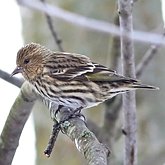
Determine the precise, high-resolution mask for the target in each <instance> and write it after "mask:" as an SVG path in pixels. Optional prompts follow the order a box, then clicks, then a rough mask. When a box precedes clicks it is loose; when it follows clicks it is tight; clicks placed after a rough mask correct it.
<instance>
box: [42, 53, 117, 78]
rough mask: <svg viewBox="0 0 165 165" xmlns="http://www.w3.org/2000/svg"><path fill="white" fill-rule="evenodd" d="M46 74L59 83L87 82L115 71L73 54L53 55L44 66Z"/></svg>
mask: <svg viewBox="0 0 165 165" xmlns="http://www.w3.org/2000/svg"><path fill="white" fill-rule="evenodd" d="M44 69H45V72H46V74H49V76H51V77H53V78H56V79H58V80H61V81H69V80H88V77H89V78H92V79H93V78H94V77H96V76H97V77H98V76H99V77H100V78H103V77H105V76H107V75H111V74H114V73H115V71H113V70H110V69H108V68H107V67H105V66H103V65H100V64H97V63H93V62H91V60H90V58H88V57H86V56H84V55H79V54H73V53H65V52H63V53H61V52H60V53H54V54H52V56H51V58H48V60H47V61H46V63H45V66H44Z"/></svg>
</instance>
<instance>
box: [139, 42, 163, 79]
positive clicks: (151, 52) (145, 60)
mask: <svg viewBox="0 0 165 165" xmlns="http://www.w3.org/2000/svg"><path fill="white" fill-rule="evenodd" d="M159 47H160V46H158V45H152V46H151V47H150V48H149V49H148V50H147V52H146V53H145V54H144V56H143V58H142V60H141V61H140V63H139V64H138V65H137V68H136V76H137V77H138V78H139V77H140V76H141V75H142V72H143V71H144V69H145V68H146V67H147V65H148V64H149V62H150V61H151V60H152V58H153V57H154V55H155V54H156V53H157V51H158V48H159Z"/></svg>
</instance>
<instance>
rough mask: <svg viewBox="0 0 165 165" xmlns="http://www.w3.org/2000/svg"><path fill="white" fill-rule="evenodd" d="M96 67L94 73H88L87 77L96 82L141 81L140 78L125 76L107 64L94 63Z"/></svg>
mask: <svg viewBox="0 0 165 165" xmlns="http://www.w3.org/2000/svg"><path fill="white" fill-rule="evenodd" d="M94 65H95V69H94V70H93V72H92V73H87V75H86V77H87V79H88V80H91V81H94V82H111V83H135V82H139V81H138V80H135V79H132V78H129V77H124V76H122V75H119V74H117V73H116V72H115V71H114V70H110V69H108V68H107V67H105V66H102V65H100V64H94Z"/></svg>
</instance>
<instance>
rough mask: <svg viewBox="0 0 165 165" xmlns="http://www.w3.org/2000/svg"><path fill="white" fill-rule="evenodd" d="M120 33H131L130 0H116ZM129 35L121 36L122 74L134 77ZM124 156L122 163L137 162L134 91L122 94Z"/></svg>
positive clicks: (131, 41)
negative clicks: (124, 133) (124, 134)
mask: <svg viewBox="0 0 165 165" xmlns="http://www.w3.org/2000/svg"><path fill="white" fill-rule="evenodd" d="M118 6H119V12H120V29H121V34H123V33H126V34H127V35H129V36H131V35H133V34H132V32H133V23H132V22H133V21H132V10H133V9H132V0H118ZM130 38H131V37H123V36H121V57H122V62H123V74H124V75H125V76H128V77H133V78H135V63H134V46H133V40H132V39H130ZM123 109H124V131H125V132H126V136H125V158H124V165H136V164H137V137H136V130H137V118H136V101H135V92H128V93H125V94H124V95H123Z"/></svg>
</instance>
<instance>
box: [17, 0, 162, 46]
mask: <svg viewBox="0 0 165 165" xmlns="http://www.w3.org/2000/svg"><path fill="white" fill-rule="evenodd" d="M17 2H18V4H20V5H22V6H26V7H28V8H32V9H35V10H39V11H41V12H44V13H47V14H48V15H50V16H54V17H57V18H60V19H62V20H64V21H67V22H69V23H73V24H75V25H78V26H82V27H85V28H89V29H92V30H96V31H100V32H104V33H110V34H112V35H117V36H120V35H122V36H127V37H128V38H132V39H134V40H136V41H141V42H146V43H152V44H162V45H165V39H164V38H162V36H161V35H159V34H154V33H149V32H142V31H134V32H133V34H132V35H128V34H127V33H126V34H121V33H120V29H119V27H117V26H115V25H113V24H111V23H108V22H104V21H99V20H96V19H92V18H87V17H84V16H82V15H78V14H74V13H72V12H69V11H65V10H63V9H61V8H58V7H57V6H52V5H49V4H47V3H45V4H43V3H42V2H39V1H33V0H17Z"/></svg>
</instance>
